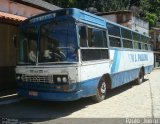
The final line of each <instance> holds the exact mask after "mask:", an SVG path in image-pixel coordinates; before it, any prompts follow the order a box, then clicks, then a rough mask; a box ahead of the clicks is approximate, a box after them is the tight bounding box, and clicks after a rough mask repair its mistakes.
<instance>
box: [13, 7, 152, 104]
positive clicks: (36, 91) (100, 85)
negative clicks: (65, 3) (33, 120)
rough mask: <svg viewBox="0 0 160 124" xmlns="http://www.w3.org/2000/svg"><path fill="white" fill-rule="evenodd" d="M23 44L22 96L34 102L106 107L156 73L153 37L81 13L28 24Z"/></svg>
mask: <svg viewBox="0 0 160 124" xmlns="http://www.w3.org/2000/svg"><path fill="white" fill-rule="evenodd" d="M18 39H19V40H18V42H17V50H18V63H17V66H16V69H15V70H16V81H17V90H18V94H19V95H21V96H25V97H27V98H31V99H39V100H48V101H73V100H78V99H80V98H84V97H91V98H92V99H93V100H94V101H96V102H101V101H102V100H104V99H105V97H106V92H107V91H109V90H111V89H114V88H116V87H119V86H121V85H124V84H126V83H129V82H131V81H135V83H137V84H141V83H142V82H143V79H144V75H146V74H148V73H151V71H152V69H153V61H154V57H153V51H152V43H151V41H150V37H149V36H146V35H143V34H141V33H138V32H136V31H133V30H131V29H129V28H127V27H124V26H121V25H119V24H116V23H113V22H111V21H108V20H106V19H104V18H102V17H99V16H96V15H94V14H91V13H88V12H85V11H82V10H79V9H76V8H67V9H61V10H56V11H51V12H47V13H44V14H40V15H36V16H33V17H31V18H29V19H27V20H25V21H24V22H22V24H21V26H20V36H19V38H18Z"/></svg>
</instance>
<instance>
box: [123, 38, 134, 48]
mask: <svg viewBox="0 0 160 124" xmlns="http://www.w3.org/2000/svg"><path fill="white" fill-rule="evenodd" d="M123 47H124V48H133V45H132V41H130V40H124V39H123Z"/></svg>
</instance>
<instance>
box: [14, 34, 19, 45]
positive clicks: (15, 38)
mask: <svg viewBox="0 0 160 124" xmlns="http://www.w3.org/2000/svg"><path fill="white" fill-rule="evenodd" d="M17 42H18V38H17V35H14V36H13V43H14V46H15V47H17Z"/></svg>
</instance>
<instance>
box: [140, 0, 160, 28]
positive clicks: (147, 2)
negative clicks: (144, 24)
mask: <svg viewBox="0 0 160 124" xmlns="http://www.w3.org/2000/svg"><path fill="white" fill-rule="evenodd" d="M140 8H141V10H142V12H141V17H144V18H145V19H146V20H147V21H149V23H150V26H155V25H156V22H157V21H158V20H159V19H160V0H140Z"/></svg>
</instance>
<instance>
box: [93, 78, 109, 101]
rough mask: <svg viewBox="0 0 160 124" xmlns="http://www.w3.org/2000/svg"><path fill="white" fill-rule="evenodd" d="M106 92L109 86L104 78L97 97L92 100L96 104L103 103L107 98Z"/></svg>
mask: <svg viewBox="0 0 160 124" xmlns="http://www.w3.org/2000/svg"><path fill="white" fill-rule="evenodd" d="M106 92H107V85H106V82H105V80H104V78H102V79H101V80H100V82H99V84H98V87H97V92H96V95H95V96H92V97H91V98H92V100H93V101H94V102H101V101H103V100H104V99H105V98H106Z"/></svg>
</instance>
